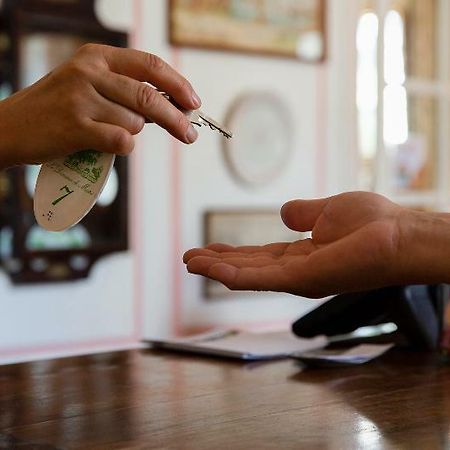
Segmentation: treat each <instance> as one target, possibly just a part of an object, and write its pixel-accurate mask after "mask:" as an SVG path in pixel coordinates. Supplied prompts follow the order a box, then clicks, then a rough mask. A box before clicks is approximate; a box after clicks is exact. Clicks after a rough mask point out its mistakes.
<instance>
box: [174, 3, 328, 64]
mask: <svg viewBox="0 0 450 450" xmlns="http://www.w3.org/2000/svg"><path fill="white" fill-rule="evenodd" d="M325 12H326V0H258V1H254V0H239V1H236V0H170V2H169V41H170V43H171V44H172V45H175V46H183V47H193V48H203V49H212V50H226V51H234V52H243V53H250V54H251V53H253V54H260V55H268V56H279V57H287V58H294V59H299V60H301V61H303V62H308V63H320V62H323V61H324V60H325V55H326V26H325V23H326V20H325Z"/></svg>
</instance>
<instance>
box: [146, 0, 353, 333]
mask: <svg viewBox="0 0 450 450" xmlns="http://www.w3.org/2000/svg"><path fill="white" fill-rule="evenodd" d="M349 3H354V2H349ZM329 4H330V5H329V17H328V21H329V25H330V27H331V28H330V29H329V41H330V42H331V43H334V42H337V41H338V42H340V45H341V46H340V48H338V45H339V44H332V46H331V49H330V50H331V51H333V52H334V51H336V50H338V58H339V59H337V58H336V57H334V56H331V58H330V59H329V60H328V62H327V63H326V65H315V66H314V65H305V64H301V63H299V62H297V61H292V60H285V59H277V58H267V57H261V56H244V55H239V54H234V53H227V52H213V51H204V50H191V49H179V50H173V49H172V48H170V47H169V45H168V44H167V40H166V36H167V29H166V24H167V19H166V14H167V11H166V6H167V2H164V1H153V2H142V7H143V14H142V17H143V21H142V24H144V26H143V29H142V33H141V36H140V38H141V39H140V40H139V45H140V47H141V48H142V49H144V50H146V51H150V52H153V53H157V54H159V55H160V56H162V57H163V58H165V59H166V60H167V61H168V62H170V63H172V64H173V65H175V66H176V67H177V68H178V69H179V70H180V71H181V72H182V73H184V74H185V75H186V76H187V77H188V78H189V79H190V80H191V82H192V83H193V85H194V86H195V88H196V89H197V91H198V92H199V94H200V96H201V98H202V100H203V107H204V109H205V110H206V111H207V112H208V113H210V114H211V115H212V116H213V117H215V118H217V120H222V119H223V118H224V116H225V113H226V110H227V108H228V107H229V106H230V105H231V103H232V101H233V100H234V99H235V98H236V97H237V96H238V95H239V94H241V93H245V92H247V91H248V90H255V89H265V90H268V89H269V90H273V91H275V92H276V93H278V95H280V96H281V97H282V98H283V100H284V101H285V102H286V104H287V105H288V107H289V108H290V110H291V111H292V115H293V119H294V122H295V123H296V130H295V140H294V146H295V155H294V157H293V159H292V160H291V163H290V165H289V167H288V169H287V171H286V172H285V173H284V174H283V176H282V177H281V178H280V179H279V180H277V181H276V182H274V183H271V184H270V185H268V186H267V187H264V188H262V189H258V190H247V189H245V188H242V187H240V186H239V185H238V184H236V183H235V182H234V181H233V179H232V177H231V176H230V174H229V173H228V172H227V170H226V169H225V167H224V165H223V162H222V156H221V154H220V139H221V138H220V136H217V135H214V134H212V133H211V132H209V131H208V130H200V137H199V139H198V141H197V143H195V144H194V145H193V146H191V147H189V148H185V147H184V146H182V145H179V144H174V143H173V141H172V140H171V139H170V138H168V137H167V136H166V135H165V134H164V133H163V132H161V131H160V130H158V129H156V128H155V127H153V128H152V127H148V128H147V129H146V131H145V132H144V133H143V136H142V140H141V143H140V146H141V149H140V153H141V155H140V156H139V157H140V158H142V163H143V164H142V165H143V167H145V170H146V177H145V179H144V180H143V186H142V191H143V192H144V199H143V200H144V205H145V208H144V209H143V214H144V224H145V225H144V230H145V231H146V233H145V234H144V236H143V237H144V241H143V244H144V245H143V248H144V255H145V256H144V260H143V265H144V273H145V274H146V279H145V281H144V284H143V297H144V299H145V305H146V313H145V333H146V335H159V334H166V333H168V332H171V331H173V330H176V331H180V330H181V331H183V330H186V329H189V328H197V327H198V328H200V327H202V326H211V325H218V324H220V325H223V324H236V323H245V324H246V325H249V324H255V325H258V324H261V323H266V322H268V321H270V322H283V321H291V320H293V319H294V318H296V317H297V316H298V315H299V314H301V313H302V312H304V311H305V310H306V309H307V308H310V307H311V305H312V303H311V301H308V300H302V299H299V298H294V297H291V296H285V295H275V294H272V295H265V296H261V295H255V296H253V297H251V298H249V297H248V296H242V295H239V294H236V295H234V297H233V298H232V299H230V298H227V299H225V300H215V301H207V302H206V301H205V300H204V299H203V298H202V295H201V280H200V279H199V278H198V277H195V276H192V275H188V274H187V273H186V272H185V270H184V267H183V265H182V264H181V261H180V258H181V254H182V252H183V251H184V250H186V249H188V248H191V247H194V246H199V245H201V244H202V241H203V237H202V229H201V220H202V214H203V212H204V211H205V210H207V209H211V208H214V209H217V208H221V207H229V208H231V209H233V208H236V207H239V206H241V207H256V208H257V207H273V208H279V207H280V206H281V205H282V204H283V203H284V202H285V201H286V200H288V199H290V198H293V197H299V196H301V197H314V196H317V195H320V194H324V193H325V192H332V191H336V190H338V189H339V176H338V177H334V178H332V179H331V181H328V178H327V175H328V172H333V173H334V171H336V169H335V167H334V165H335V164H336V162H338V163H339V164H338V166H337V167H339V170H341V169H342V171H346V170H348V166H346V165H345V162H346V160H345V159H343V160H341V159H340V158H339V153H338V151H339V150H341V143H342V144H343V145H344V146H348V145H349V143H350V142H351V133H349V132H348V130H347V128H346V127H345V123H344V125H342V120H340V114H341V110H340V109H338V108H341V107H342V105H343V104H344V106H346V107H347V106H348V108H350V105H351V100H350V101H349V100H348V99H349V97H348V96H346V89H347V88H348V83H347V86H341V85H339V82H340V81H343V77H342V76H340V77H339V78H337V77H336V75H337V71H341V70H344V72H345V73H346V72H347V71H348V70H350V69H349V67H348V65H347V63H348V61H347V60H346V49H347V48H348V46H346V45H345V44H344V45H342V41H340V40H339V39H338V38H337V36H336V35H335V33H336V32H344V33H346V36H348V35H349V33H350V31H348V27H347V28H346V16H345V14H344V11H342V8H339V2H338V1H336V0H330V2H329ZM341 5H342V4H341ZM341 58H343V60H341ZM335 89H338V90H339V95H338V96H335V95H334V90H335ZM330 106H332V107H333V110H330ZM350 110H351V108H350ZM348 117H349V114H347V113H344V120H346V119H347V118H348ZM334 118H337V120H338V121H339V123H338V122H337V121H335V120H334ZM329 123H331V125H332V126H333V132H335V135H333V136H329V134H328V126H329ZM350 131H351V130H350ZM236 139H237V138H236ZM329 147H330V148H332V151H330V148H329ZM350 151H351V150H350ZM345 154H346V153H345V152H344V155H345ZM173 205H176V207H177V208H178V209H179V213H177V212H176V211H174V210H173V208H174V206H173ZM178 225H179V226H180V230H179V231H178Z"/></svg>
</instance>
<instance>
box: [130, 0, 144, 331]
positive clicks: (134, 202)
mask: <svg viewBox="0 0 450 450" xmlns="http://www.w3.org/2000/svg"><path fill="white" fill-rule="evenodd" d="M142 20H143V5H142V0H134V1H133V24H134V26H133V30H132V34H131V42H130V44H131V45H130V46H131V47H134V48H139V46H140V45H141V43H142V30H143V23H142ZM141 143H142V141H141V139H140V138H139V137H137V138H136V148H135V151H134V152H133V156H132V158H131V163H132V172H131V173H132V176H131V177H130V187H131V189H130V190H131V194H132V195H131V201H130V205H131V207H130V217H129V223H130V242H131V248H132V252H133V279H134V286H133V288H134V292H133V294H134V295H133V328H134V330H133V338H134V339H135V340H140V339H142V337H143V334H144V321H143V311H144V279H145V275H144V251H143V248H144V245H143V242H142V240H143V239H142V236H143V222H144V218H143V214H142V205H143V204H144V201H143V182H142V181H143V180H142V171H141V168H142V166H143V154H142V152H143V149H142V145H140V144H141Z"/></svg>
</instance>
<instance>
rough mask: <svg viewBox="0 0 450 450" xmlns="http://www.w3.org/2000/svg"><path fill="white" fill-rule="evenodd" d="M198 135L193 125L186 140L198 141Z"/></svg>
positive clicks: (190, 141)
mask: <svg viewBox="0 0 450 450" xmlns="http://www.w3.org/2000/svg"><path fill="white" fill-rule="evenodd" d="M197 137H198V133H197V130H196V129H195V128H194V127H193V126H192V125H191V126H190V127H189V129H188V132H187V134H186V140H187V141H188V143H189V144H192V143H193V142H195V141H196V139H197Z"/></svg>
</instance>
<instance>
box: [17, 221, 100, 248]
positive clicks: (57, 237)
mask: <svg viewBox="0 0 450 450" xmlns="http://www.w3.org/2000/svg"><path fill="white" fill-rule="evenodd" d="M90 244H91V236H90V235H89V232H88V230H87V229H86V228H85V227H84V226H83V225H80V224H79V225H76V226H74V227H73V228H70V229H69V230H67V231H64V232H59V233H54V232H51V231H47V230H44V229H43V228H41V227H40V226H38V225H33V226H32V227H31V229H30V231H29V232H28V234H27V237H26V242H25V246H26V248H27V249H28V250H66V249H74V248H86V247H88V246H89V245H90Z"/></svg>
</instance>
